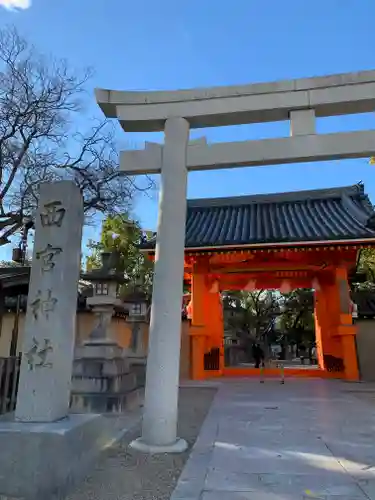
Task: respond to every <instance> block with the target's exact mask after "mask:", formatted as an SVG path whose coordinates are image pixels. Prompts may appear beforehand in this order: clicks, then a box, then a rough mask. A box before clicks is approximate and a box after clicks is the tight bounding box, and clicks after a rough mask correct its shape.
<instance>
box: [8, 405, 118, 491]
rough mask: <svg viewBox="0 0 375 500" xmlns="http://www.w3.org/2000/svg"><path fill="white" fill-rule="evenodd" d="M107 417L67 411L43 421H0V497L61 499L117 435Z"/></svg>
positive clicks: (110, 420) (115, 429)
mask: <svg viewBox="0 0 375 500" xmlns="http://www.w3.org/2000/svg"><path fill="white" fill-rule="evenodd" d="M112 420H113V419H109V418H105V417H103V416H101V415H70V416H69V417H67V418H64V419H62V420H60V421H58V422H53V423H48V424H41V423H24V422H14V421H9V422H7V421H4V420H0V443H1V446H0V498H1V499H2V498H4V499H8V498H9V499H11V500H53V499H56V500H57V499H59V498H65V494H66V493H67V491H68V489H69V487H71V486H72V483H74V482H77V481H79V480H80V479H81V478H82V477H84V475H85V474H86V473H87V472H88V471H89V470H90V468H91V467H92V466H93V464H94V461H95V459H96V458H97V457H98V455H99V454H100V452H101V451H102V450H103V449H104V448H105V447H106V445H107V444H108V443H109V442H111V441H113V440H114V439H116V438H118V433H119V429H118V428H114V425H113V421H112Z"/></svg>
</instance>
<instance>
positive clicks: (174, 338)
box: [131, 118, 189, 453]
mask: <svg viewBox="0 0 375 500" xmlns="http://www.w3.org/2000/svg"><path fill="white" fill-rule="evenodd" d="M164 134H165V142H164V147H163V153H162V165H161V186H160V193H159V216H158V226H157V242H156V255H155V270H154V283H153V292H152V306H151V322H150V337H149V350H148V358H147V371H146V391H145V407H144V414H143V425H142V436H141V437H140V438H139V439H137V440H135V441H133V442H132V443H131V446H132V447H133V448H135V449H137V450H139V451H144V452H150V453H165V452H182V451H184V450H185V449H186V448H187V443H186V441H184V440H183V439H178V438H177V412H178V389H179V368H180V347H181V304H182V293H183V274H184V248H185V221H186V190H187V168H186V154H187V145H188V142H189V123H188V122H187V121H186V120H185V119H184V118H169V119H168V120H167V121H166V123H165V128H164Z"/></svg>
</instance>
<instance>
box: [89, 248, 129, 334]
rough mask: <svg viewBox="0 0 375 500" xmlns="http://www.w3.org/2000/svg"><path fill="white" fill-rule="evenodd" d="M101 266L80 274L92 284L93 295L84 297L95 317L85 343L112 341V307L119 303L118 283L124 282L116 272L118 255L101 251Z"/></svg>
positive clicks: (121, 276)
mask: <svg viewBox="0 0 375 500" xmlns="http://www.w3.org/2000/svg"><path fill="white" fill-rule="evenodd" d="M101 259H102V266H101V267H100V268H99V269H93V270H92V271H89V272H87V273H85V274H83V275H82V278H83V279H84V280H87V281H90V282H91V283H92V286H93V295H92V297H88V298H87V299H86V303H87V305H88V306H91V307H92V311H93V313H94V314H95V315H96V317H97V321H96V325H95V328H94V330H93V331H92V332H91V334H90V337H89V340H88V341H87V342H86V343H90V344H92V343H100V344H102V343H103V342H105V343H114V339H112V335H111V320H112V315H113V311H114V307H115V306H117V305H120V304H121V301H120V299H119V298H118V291H119V287H120V285H122V284H123V283H124V281H125V280H124V277H123V275H122V274H120V273H117V272H116V264H117V262H118V255H117V254H116V253H110V252H103V253H102V254H101Z"/></svg>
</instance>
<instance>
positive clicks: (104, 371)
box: [71, 252, 140, 413]
mask: <svg viewBox="0 0 375 500" xmlns="http://www.w3.org/2000/svg"><path fill="white" fill-rule="evenodd" d="M101 257H102V266H101V268H100V269H94V270H92V271H90V272H87V273H85V274H83V275H82V278H83V279H84V280H87V281H90V282H91V283H92V285H93V295H92V297H89V298H87V304H88V305H89V306H91V307H92V309H93V312H94V314H95V315H96V316H97V321H96V325H95V327H94V329H93V331H92V332H91V334H90V336H89V339H88V340H87V341H86V342H84V344H83V345H82V346H79V347H77V348H76V352H75V359H74V363H73V377H72V392H71V407H72V411H73V412H74V411H75V412H79V413H82V412H89V413H112V412H116V413H117V412H122V411H124V410H125V409H127V408H131V407H134V406H137V405H138V404H139V396H140V394H139V388H138V382H137V376H136V374H135V373H134V372H133V371H132V370H131V366H130V362H129V359H128V358H127V357H126V354H125V351H124V349H122V348H121V347H120V346H119V345H118V344H117V342H116V340H115V339H114V338H113V337H112V335H111V320H112V315H113V311H114V307H115V306H116V305H119V304H120V303H121V302H120V300H119V299H118V289H119V286H120V285H121V284H122V283H123V282H124V278H123V276H122V275H120V274H118V273H116V263H117V255H116V254H113V253H108V252H104V253H102V255H101Z"/></svg>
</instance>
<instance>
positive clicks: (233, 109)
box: [96, 71, 375, 452]
mask: <svg viewBox="0 0 375 500" xmlns="http://www.w3.org/2000/svg"><path fill="white" fill-rule="evenodd" d="M96 99H97V102H98V104H99V106H100V107H101V109H102V110H103V112H104V114H105V115H106V116H107V117H109V118H117V119H118V120H119V122H120V124H121V126H122V127H123V129H124V130H125V131H126V132H153V131H162V130H164V144H163V145H159V144H153V143H146V145H145V149H144V150H140V151H124V152H122V153H121V157H120V158H121V159H120V162H121V164H120V168H121V170H122V171H123V172H124V173H126V174H130V175H138V174H147V173H148V174H155V173H160V174H161V190H160V196H159V217H158V225H157V244H156V257H155V276H154V287H153V301H152V309H151V324H150V339H149V354H148V362H147V377H146V392H145V408H144V416H143V427H142V437H141V438H139V439H138V440H136V441H135V442H133V446H134V447H135V448H137V449H139V450H142V451H146V452H180V451H183V450H184V449H186V446H187V444H186V442H185V441H184V440H182V439H178V438H177V404H178V386H179V357H180V335H181V334H180V328H181V302H182V289H183V286H182V282H183V270H184V243H185V217H186V189H187V174H188V171H190V170H208V169H219V168H229V167H243V166H262V165H277V164H286V163H297V162H312V161H323V160H324V161H325V160H335V159H341V158H360V157H369V156H373V155H375V130H371V131H359V132H358V131H357V132H345V133H331V134H317V133H316V128H315V119H316V117H326V116H335V115H344V114H352V113H365V112H374V110H375V71H363V72H359V73H349V74H341V75H331V76H325V77H318V78H304V79H297V80H285V81H279V82H273V83H259V84H251V85H241V86H232V87H217V88H207V89H195V90H177V91H165V92H164V91H160V92H159V91H155V92H137V91H134V92H127V91H124V92H121V91H112V90H103V89H98V90H97V91H96ZM282 120H289V121H290V135H291V136H290V137H286V138H275V139H266V140H251V141H244V142H228V143H217V144H210V145H208V144H206V142H205V141H204V140H198V141H193V142H189V129H190V128H199V127H216V126H224V125H236V124H244V123H261V122H272V121H282Z"/></svg>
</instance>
